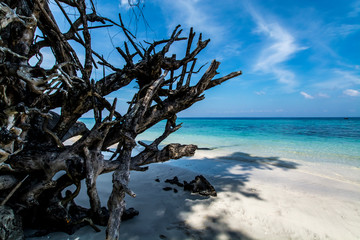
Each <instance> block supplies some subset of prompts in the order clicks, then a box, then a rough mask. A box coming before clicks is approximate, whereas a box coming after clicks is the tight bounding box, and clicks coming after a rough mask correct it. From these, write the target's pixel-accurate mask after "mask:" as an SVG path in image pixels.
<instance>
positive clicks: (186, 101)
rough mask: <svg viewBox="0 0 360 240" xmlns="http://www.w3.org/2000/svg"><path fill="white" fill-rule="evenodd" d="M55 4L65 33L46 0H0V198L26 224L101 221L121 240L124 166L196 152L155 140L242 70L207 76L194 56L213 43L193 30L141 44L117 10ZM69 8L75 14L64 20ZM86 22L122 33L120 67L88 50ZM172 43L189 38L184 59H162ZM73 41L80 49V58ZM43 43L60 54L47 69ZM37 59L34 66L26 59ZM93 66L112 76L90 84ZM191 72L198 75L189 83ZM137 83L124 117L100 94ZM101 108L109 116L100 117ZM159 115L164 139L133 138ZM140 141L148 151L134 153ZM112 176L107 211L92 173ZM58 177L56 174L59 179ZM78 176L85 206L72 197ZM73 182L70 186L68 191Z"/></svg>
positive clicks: (59, 0)
mask: <svg viewBox="0 0 360 240" xmlns="http://www.w3.org/2000/svg"><path fill="white" fill-rule="evenodd" d="M54 1H55V3H56V5H57V7H58V8H59V10H60V11H61V12H62V13H63V17H64V21H66V22H68V24H69V29H68V30H67V31H61V30H60V28H59V26H58V25H57V22H56V20H55V18H54V16H53V14H52V11H51V9H50V8H49V3H48V1H45V0H26V1H25V0H19V1H13V0H1V1H0V26H1V27H0V182H1V183H0V201H1V202H3V204H4V205H7V206H9V207H11V208H12V209H13V210H14V211H15V214H17V215H20V216H22V217H23V222H24V225H30V226H34V225H36V224H37V225H40V226H37V227H43V228H44V227H45V228H46V227H49V228H60V229H65V230H66V229H68V230H66V231H68V232H70V233H71V232H72V231H73V230H72V229H73V227H74V226H79V225H82V224H84V223H86V224H90V225H92V226H94V229H95V230H96V226H95V225H94V224H101V225H107V239H118V236H119V231H120V224H121V216H122V215H123V214H124V211H125V201H124V197H125V194H129V195H130V196H132V197H135V193H134V192H132V190H131V189H130V188H129V187H128V183H129V176H130V171H131V170H136V171H145V170H146V169H147V166H145V165H148V164H151V163H156V162H164V161H168V160H170V159H179V158H181V157H184V156H191V155H193V154H194V152H195V150H196V148H197V146H195V145H181V144H169V145H167V146H165V147H163V148H161V149H160V148H159V145H160V143H161V142H162V141H163V140H164V139H165V138H167V137H168V136H169V135H170V134H171V133H173V132H175V131H177V130H178V129H179V128H180V127H181V124H177V123H176V118H177V116H176V114H177V113H178V112H180V111H182V110H184V109H187V108H189V107H190V106H192V105H193V104H194V103H196V102H198V101H200V100H203V99H204V92H205V91H206V90H208V89H210V88H212V87H215V86H217V85H219V84H221V83H222V82H224V81H226V80H228V79H231V78H234V77H236V76H238V75H240V74H241V72H240V71H238V72H233V73H230V74H228V75H225V76H223V77H220V78H215V76H216V75H217V74H218V73H217V69H218V67H219V64H220V63H219V62H217V61H215V60H213V61H212V62H211V64H210V65H209V66H208V68H207V70H206V71H205V72H204V73H201V72H200V71H199V69H196V61H197V55H198V54H199V53H200V52H201V51H202V50H203V49H204V48H205V47H206V46H207V44H208V43H209V41H210V40H203V39H202V35H201V34H200V35H199V37H198V39H197V40H195V33H194V32H193V30H192V29H191V30H190V34H189V36H188V37H181V36H180V34H181V32H182V30H181V29H180V26H177V27H176V28H175V29H174V31H173V33H172V35H171V36H170V37H169V38H168V39H164V40H161V41H154V42H152V43H145V44H147V45H145V47H144V44H142V43H138V42H137V40H136V38H135V37H134V36H133V35H132V34H131V33H130V31H129V30H128V29H127V28H126V27H125V26H124V24H123V22H122V19H121V17H120V16H119V20H118V21H117V22H116V21H113V20H110V19H107V18H106V17H101V16H99V15H98V14H97V13H96V9H95V7H94V5H93V3H92V0H89V1H85V0H77V1H73V0H54ZM87 4H89V6H87ZM65 9H66V10H67V11H70V10H69V9H71V12H72V13H75V14H72V16H71V18H70V17H69V16H68V15H67V13H66V11H65ZM74 16H75V19H74ZM90 22H92V23H97V24H98V25H97V27H110V26H112V27H118V28H119V29H120V30H121V31H122V32H123V38H124V43H118V44H119V45H122V46H123V47H122V48H120V47H118V48H116V49H117V51H118V53H119V57H120V58H122V59H124V60H125V62H126V63H125V65H124V66H123V67H122V68H117V67H115V66H113V65H112V64H111V63H109V62H107V61H106V60H105V59H104V58H103V57H102V55H101V54H100V53H97V52H95V51H94V50H93V48H92V38H91V33H90V31H89V29H91V28H92V27H90V26H89V23H90ZM35 31H37V33H39V34H40V36H36V35H35ZM92 31H93V32H96V31H97V29H96V28H95V29H93V30H92ZM178 41H187V47H186V49H185V50H184V53H185V54H184V57H181V58H178V57H177V56H175V55H172V56H168V55H169V51H170V48H171V46H172V45H173V44H175V43H176V42H178ZM72 42H76V43H78V44H79V45H80V46H82V48H83V49H81V51H82V52H84V53H85V59H84V60H83V61H81V60H80V58H79V56H78V54H77V51H79V50H78V49H77V50H76V49H74V48H73V45H72V44H71V43H72ZM194 42H196V43H195V44H193V43H194ZM43 48H50V49H51V51H52V53H53V55H54V57H55V59H56V64H55V65H54V66H53V67H52V68H50V69H45V68H43V67H42V63H43V62H44V61H46V59H44V56H43V54H42V49H43ZM34 57H37V58H38V62H37V63H36V64H35V65H31V64H30V63H29V60H30V59H31V58H34ZM97 67H103V68H104V69H105V68H106V69H107V70H108V71H109V72H110V73H109V74H108V75H105V74H104V76H103V77H102V78H101V79H96V80H93V79H92V78H93V75H92V72H93V68H97ZM105 72H106V71H104V73H105ZM195 74H202V75H201V76H199V78H198V81H197V82H196V83H193V82H192V81H191V79H192V76H193V75H195ZM134 81H136V82H137V84H138V87H139V90H138V92H136V93H135V94H134V96H133V97H132V99H129V106H128V109H127V111H126V112H125V114H120V113H119V112H118V111H116V103H117V101H116V99H115V100H114V101H113V102H108V100H107V99H106V98H105V97H106V96H107V95H108V94H110V93H112V92H114V91H117V90H119V89H121V88H123V87H126V86H127V85H129V84H130V83H131V82H134ZM55 109H60V111H57V112H56V111H55ZM90 110H92V111H93V113H94V118H95V121H96V124H95V126H94V127H93V128H92V129H87V128H86V127H85V125H84V124H82V123H81V122H79V121H80V120H81V119H80V118H81V116H82V115H83V114H84V113H87V112H88V111H90ZM103 110H107V111H108V112H109V114H108V115H107V116H103ZM163 120H164V121H166V122H167V123H166V127H165V129H164V133H163V134H162V135H161V136H159V137H158V138H157V139H155V140H154V141H153V142H152V143H151V144H145V143H142V142H139V143H136V141H135V138H136V137H137V135H138V134H140V133H142V132H144V131H145V130H146V129H149V128H151V127H152V126H154V125H155V124H156V123H158V122H160V121H163ZM77 135H81V137H80V139H79V140H77V141H76V142H74V143H73V144H72V145H68V146H65V145H64V141H65V140H66V139H68V138H70V137H72V136H77ZM113 144H117V149H116V151H115V152H114V154H113V156H112V157H111V159H104V155H103V154H102V152H103V151H107V150H108V148H109V147H110V146H111V145H113ZM137 144H140V145H142V146H143V147H144V150H143V151H141V152H140V153H139V154H137V155H136V156H132V151H133V149H134V147H135V146H136V145H137ZM108 172H113V181H112V184H113V191H112V193H111V196H110V198H109V200H108V203H107V206H108V207H107V208H102V207H101V206H102V205H101V202H100V198H99V196H98V192H97V187H96V179H97V177H98V176H99V175H100V174H103V173H108ZM56 174H58V175H59V174H60V176H59V177H58V178H56V179H55V178H54V176H55V175H56ZM61 174H62V175H61ZM58 175H57V176H58ZM83 179H85V182H86V188H87V194H88V197H89V202H90V205H91V208H90V209H83V208H81V207H80V206H77V205H76V204H75V203H74V201H73V200H74V198H76V196H77V195H78V193H79V191H80V187H81V184H80V181H81V180H83ZM71 185H73V186H75V189H76V190H74V191H66V189H67V188H68V187H69V186H71ZM35 223H36V224H35ZM69 226H70V227H69ZM35 227H36V226H35Z"/></svg>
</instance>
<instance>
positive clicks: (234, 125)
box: [82, 118, 360, 167]
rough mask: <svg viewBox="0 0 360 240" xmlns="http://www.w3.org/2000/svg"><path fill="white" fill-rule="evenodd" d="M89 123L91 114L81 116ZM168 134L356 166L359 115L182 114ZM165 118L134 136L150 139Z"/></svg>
mask: <svg viewBox="0 0 360 240" xmlns="http://www.w3.org/2000/svg"><path fill="white" fill-rule="evenodd" d="M82 120H84V122H85V123H86V124H88V126H91V124H92V122H93V120H92V119H82ZM181 122H182V123H183V127H182V128H181V129H179V130H178V131H177V132H175V133H173V134H172V135H170V136H169V138H167V139H166V140H165V141H164V143H163V144H167V143H170V142H178V143H184V144H185V143H187V144H189V143H193V144H197V145H198V146H199V147H200V148H210V149H217V150H223V151H224V152H228V153H229V155H230V154H232V153H247V154H252V155H255V156H266V157H279V158H287V159H295V160H303V161H311V162H328V163H336V164H345V165H350V166H355V167H360V118H350V119H343V118H180V119H178V120H177V123H181ZM164 127H165V121H163V122H161V123H159V124H157V125H156V126H154V127H153V128H151V129H149V130H147V131H146V132H145V133H143V134H141V135H140V136H139V137H138V139H137V140H143V141H152V140H154V139H155V138H156V137H157V136H160V135H161V134H162V131H163V129H164Z"/></svg>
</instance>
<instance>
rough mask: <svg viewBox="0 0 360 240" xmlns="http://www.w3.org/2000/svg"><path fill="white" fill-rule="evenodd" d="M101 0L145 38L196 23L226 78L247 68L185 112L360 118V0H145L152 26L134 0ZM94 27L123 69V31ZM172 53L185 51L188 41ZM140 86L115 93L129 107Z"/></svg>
mask: <svg viewBox="0 0 360 240" xmlns="http://www.w3.org/2000/svg"><path fill="white" fill-rule="evenodd" d="M94 2H95V5H96V7H97V9H98V13H99V14H101V15H102V16H107V17H110V18H112V19H114V20H115V21H118V13H121V15H122V17H123V19H124V22H125V23H126V24H127V26H128V27H129V28H130V29H132V31H133V32H134V33H135V34H136V36H137V38H138V40H140V41H141V40H147V41H153V40H160V39H165V38H168V37H169V36H170V34H171V32H172V31H173V30H174V27H175V26H176V25H178V24H181V27H182V29H183V36H187V34H188V32H189V29H190V27H193V28H194V30H195V32H197V33H200V32H201V33H202V34H203V39H207V38H209V39H211V41H210V43H209V45H208V47H207V48H206V49H205V50H204V51H203V52H202V53H201V54H200V56H199V61H198V62H199V65H201V64H203V63H207V62H209V63H210V62H211V60H212V59H216V60H218V61H220V62H221V65H220V68H219V69H218V72H219V73H220V74H219V76H223V75H226V74H228V73H230V72H232V71H238V70H242V72H243V75H241V76H239V77H237V78H234V79H231V80H229V81H227V82H225V83H224V84H222V85H220V86H218V87H216V88H214V89H211V90H209V91H207V92H206V94H205V97H206V98H205V100H203V101H201V102H198V103H196V104H195V105H193V106H192V107H191V108H190V109H188V110H185V111H183V112H182V113H180V114H179V116H180V117H360V41H359V40H360V0H345V1H338V0H317V1H313V0H292V1H288V0H267V1H260V0H259V1H257V0H222V1H210V0H177V1H173V0H146V1H145V5H144V7H143V9H142V13H143V16H144V19H146V21H147V24H146V23H145V22H144V20H143V19H142V18H141V19H139V21H135V18H134V14H133V11H132V9H131V8H129V7H128V4H127V3H128V0H103V1H100V0H97V1H94ZM54 11H55V14H56V11H57V10H54ZM93 31H94V32H92V34H94V37H93V46H94V48H96V49H99V50H101V51H102V52H104V56H105V57H106V58H107V59H109V60H110V61H111V62H115V63H116V64H118V66H120V67H121V66H122V65H123V64H124V63H123V61H122V60H121V59H120V58H119V55H118V53H117V52H116V50H115V51H114V47H117V46H120V47H121V46H123V41H124V39H123V38H122V36H121V34H120V32H121V31H120V30H119V29H118V28H116V27H112V28H109V29H107V30H101V29H99V30H93ZM95 31H97V32H95ZM171 51H172V52H174V53H177V54H178V56H181V54H183V53H184V52H185V45H184V44H182V43H179V44H178V45H176V46H174V47H173V48H172V49H171ZM116 64H115V65H116ZM207 66H208V65H207ZM101 74H102V71H100V70H97V72H95V75H96V77H97V78H99V75H101ZM100 77H101V76H100ZM135 91H136V89H134V86H130V87H129V88H127V89H123V90H121V91H118V92H116V93H113V94H110V95H109V96H108V99H110V100H111V98H115V97H117V98H119V99H120V100H124V104H123V105H120V106H119V108H124V109H125V105H126V103H125V99H126V100H127V101H129V99H127V98H128V97H129V96H130V95H131V94H133V93H134V92H135ZM120 111H121V110H120Z"/></svg>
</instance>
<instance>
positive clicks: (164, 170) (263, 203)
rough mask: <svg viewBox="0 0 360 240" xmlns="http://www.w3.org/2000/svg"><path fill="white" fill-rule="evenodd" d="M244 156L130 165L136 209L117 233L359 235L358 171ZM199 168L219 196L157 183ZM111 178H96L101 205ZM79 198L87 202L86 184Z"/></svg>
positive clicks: (89, 232)
mask: <svg viewBox="0 0 360 240" xmlns="http://www.w3.org/2000/svg"><path fill="white" fill-rule="evenodd" d="M211 156H212V157H213V158H210V157H211ZM237 157H239V156H237ZM240 157H241V156H240ZM242 157H244V156H242ZM245 157H248V158H250V159H245V161H239V159H236V158H235V157H234V158H233V159H232V160H231V159H225V158H218V156H216V154H215V155H214V152H209V151H207V150H204V151H198V153H197V154H196V155H195V156H194V157H192V158H185V159H180V160H176V161H170V162H167V163H159V164H152V165H150V169H149V170H148V171H147V172H144V173H143V172H132V173H131V180H130V188H131V189H132V190H133V191H134V192H135V193H136V194H137V197H136V198H135V199H132V198H130V197H127V198H126V202H127V207H134V208H135V209H137V210H139V211H140V214H139V216H136V217H135V218H133V219H131V220H129V221H126V222H123V223H122V225H121V230H120V239H359V238H360V201H359V199H360V187H359V185H360V180H359V179H358V178H359V177H358V178H357V179H356V178H354V179H352V180H351V181H350V182H348V181H343V180H341V178H343V176H342V177H339V176H337V178H338V179H337V178H336V177H335V178H334V177H332V176H330V177H329V176H327V175H326V174H328V173H329V172H331V171H329V170H328V169H320V170H319V169H317V168H314V166H311V164H310V165H305V164H304V163H301V162H299V161H296V162H291V161H289V160H283V159H268V161H267V162H266V158H264V157H262V158H259V157H254V156H251V155H245ZM250 160H251V161H250ZM269 163H270V164H269ZM284 164H285V166H287V167H284ZM289 164H290V165H289ZM344 170H345V169H344ZM354 171H355V173H356V172H360V171H359V169H354ZM319 172H320V173H321V172H323V173H321V174H319ZM345 172H348V171H347V170H346V171H345ZM199 174H203V175H204V176H205V177H206V178H207V179H208V180H209V182H210V183H211V184H212V185H213V186H214V187H215V189H216V191H217V193H218V196H217V197H210V198H206V197H203V196H199V195H196V194H190V193H189V192H185V191H183V190H182V189H180V188H178V187H176V188H177V190H178V192H177V193H175V192H173V191H169V192H167V191H164V190H163V189H162V188H164V187H166V186H169V187H174V186H173V185H169V184H168V183H165V182H164V181H165V180H166V179H171V178H173V177H174V176H177V177H178V178H179V180H180V181H184V180H185V181H190V180H192V179H194V177H195V176H196V175H199ZM334 176H336V175H334ZM157 178H159V179H160V183H158V182H156V181H155V179H157ZM110 183H111V174H107V175H103V176H101V178H99V180H98V190H99V195H100V198H101V202H102V204H103V205H106V201H107V197H108V195H109V194H110V192H111V188H109V184H110ZM76 202H77V203H78V204H80V205H87V206H88V200H87V198H86V190H85V188H84V187H82V192H81V193H80V196H79V197H78V199H77V200H76ZM101 229H102V232H100V233H95V232H94V231H93V229H92V228H91V227H84V228H82V229H80V230H78V231H77V232H76V233H75V234H74V235H71V236H69V235H67V234H65V233H51V234H49V235H48V236H45V237H43V238H29V239H55V240H60V239H73V240H75V239H77V240H81V239H87V240H90V239H104V236H105V228H101Z"/></svg>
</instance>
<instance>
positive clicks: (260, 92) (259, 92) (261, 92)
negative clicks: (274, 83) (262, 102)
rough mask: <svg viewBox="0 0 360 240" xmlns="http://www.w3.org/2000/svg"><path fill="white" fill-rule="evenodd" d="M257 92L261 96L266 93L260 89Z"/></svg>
mask: <svg viewBox="0 0 360 240" xmlns="http://www.w3.org/2000/svg"><path fill="white" fill-rule="evenodd" d="M255 94H256V95H259V96H261V95H265V94H266V92H264V91H258V92H255Z"/></svg>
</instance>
